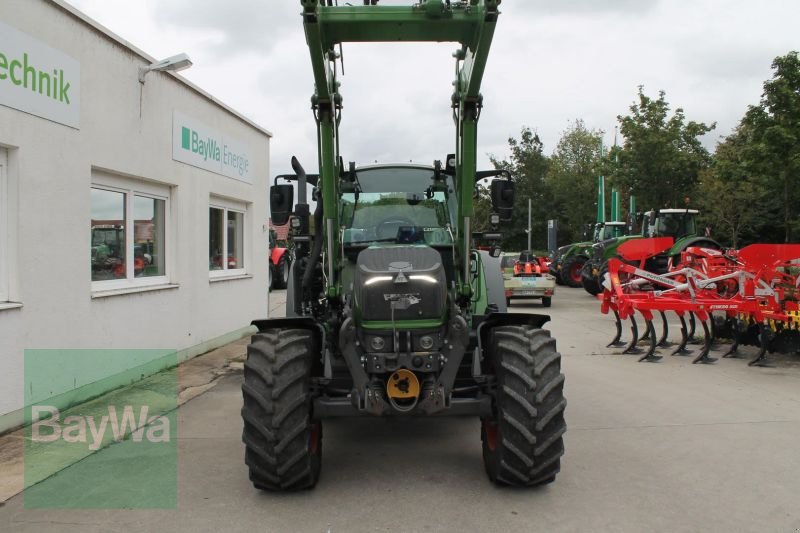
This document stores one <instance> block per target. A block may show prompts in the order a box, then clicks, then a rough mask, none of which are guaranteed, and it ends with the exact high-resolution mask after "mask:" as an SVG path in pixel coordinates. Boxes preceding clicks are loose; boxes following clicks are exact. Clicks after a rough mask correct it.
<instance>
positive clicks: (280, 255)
mask: <svg viewBox="0 0 800 533" xmlns="http://www.w3.org/2000/svg"><path fill="white" fill-rule="evenodd" d="M291 264H292V256H291V252H290V251H289V249H288V248H283V247H280V246H278V234H277V232H276V231H275V230H274V229H271V230H269V290H272V289H285V288H286V285H287V284H288V283H289V267H290V266H291Z"/></svg>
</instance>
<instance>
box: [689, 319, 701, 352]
mask: <svg viewBox="0 0 800 533" xmlns="http://www.w3.org/2000/svg"><path fill="white" fill-rule="evenodd" d="M696 331H697V322H696V321H695V318H694V313H693V312H692V311H689V344H697V343H698V342H699V341H698V340H697V339H695V338H694V334H695V332H696Z"/></svg>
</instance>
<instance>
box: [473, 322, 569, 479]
mask: <svg viewBox="0 0 800 533" xmlns="http://www.w3.org/2000/svg"><path fill="white" fill-rule="evenodd" d="M489 350H490V353H489V357H491V358H493V360H494V363H495V365H494V366H495V369H496V372H497V380H498V387H497V396H496V399H495V407H496V414H497V416H496V419H495V421H494V422H495V423H496V424H497V430H498V433H497V439H496V443H495V449H494V450H491V449H490V448H489V445H488V442H487V435H486V431H483V432H482V438H483V453H484V462H485V464H486V470H487V473H488V474H489V477H490V479H492V481H494V482H496V483H499V484H506V485H513V486H536V485H544V484H547V483H550V482H552V481H553V480H554V479H555V477H556V474H558V472H559V470H560V466H561V465H560V459H561V456H562V455H563V454H564V442H563V436H564V433H565V432H566V422H565V420H564V411H565V409H566V405H567V402H566V400H565V399H564V375H563V374H562V373H561V355H560V354H559V353H558V352H557V351H556V342H555V339H553V338H552V337H550V333H549V332H548V331H546V330H543V329H536V328H533V327H530V326H500V327H497V328H494V329H493V330H492V332H491V334H490V339H489Z"/></svg>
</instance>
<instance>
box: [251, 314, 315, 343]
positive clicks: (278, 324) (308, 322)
mask: <svg viewBox="0 0 800 533" xmlns="http://www.w3.org/2000/svg"><path fill="white" fill-rule="evenodd" d="M250 325H252V326H255V327H257V328H258V332H259V333H262V332H264V331H266V330H268V329H285V328H297V329H307V330H309V331H311V332H312V333H313V334H314V336H315V337H316V340H317V341H318V342H319V344H318V346H325V328H324V327H322V324H320V323H319V322H317V321H316V320H314V319H313V318H311V317H308V316H298V317H291V318H262V319H259V320H253V321H252V322H251V323H250Z"/></svg>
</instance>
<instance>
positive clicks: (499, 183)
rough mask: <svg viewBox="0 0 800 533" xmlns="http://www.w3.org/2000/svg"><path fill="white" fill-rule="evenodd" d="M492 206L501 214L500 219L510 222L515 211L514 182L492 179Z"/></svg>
mask: <svg viewBox="0 0 800 533" xmlns="http://www.w3.org/2000/svg"><path fill="white" fill-rule="evenodd" d="M491 191H492V207H493V208H494V211H495V212H496V213H498V214H499V215H500V220H501V221H503V222H509V221H510V220H511V214H512V213H513V211H514V196H515V188H514V182H513V181H509V180H500V179H498V180H492V187H491Z"/></svg>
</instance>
